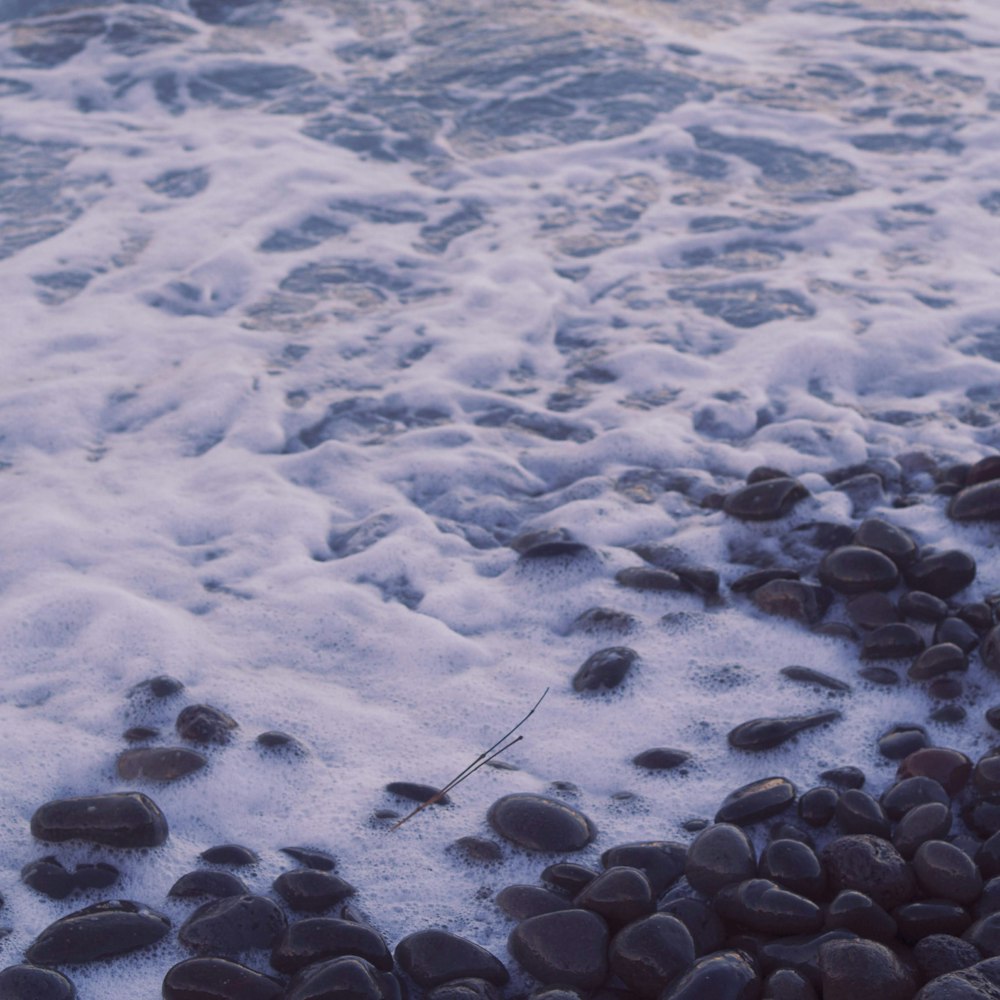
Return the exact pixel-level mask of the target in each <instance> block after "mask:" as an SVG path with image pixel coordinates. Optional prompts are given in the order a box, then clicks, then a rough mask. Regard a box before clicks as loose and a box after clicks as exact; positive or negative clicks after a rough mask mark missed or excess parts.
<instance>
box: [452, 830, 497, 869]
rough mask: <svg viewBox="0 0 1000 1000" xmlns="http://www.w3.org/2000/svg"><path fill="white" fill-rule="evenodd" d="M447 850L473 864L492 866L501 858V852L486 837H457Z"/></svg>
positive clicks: (493, 842) (492, 841)
mask: <svg viewBox="0 0 1000 1000" xmlns="http://www.w3.org/2000/svg"><path fill="white" fill-rule="evenodd" d="M447 850H448V851H449V852H451V853H452V854H456V855H458V856H459V857H461V858H462V859H463V860H465V861H469V862H471V863H473V864H485V865H488V864H493V863H494V862H496V861H499V860H500V859H501V858H502V857H503V850H502V849H501V847H500V845H499V844H498V843H497V842H496V841H495V840H488V839H487V838H486V837H459V838H458V840H454V841H452V842H451V843H450V844H449V845H448V847H447Z"/></svg>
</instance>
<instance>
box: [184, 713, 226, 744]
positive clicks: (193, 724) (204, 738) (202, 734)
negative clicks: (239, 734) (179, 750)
mask: <svg viewBox="0 0 1000 1000" xmlns="http://www.w3.org/2000/svg"><path fill="white" fill-rule="evenodd" d="M176 728H177V734H178V735H179V736H180V738H181V739H182V740H189V741H190V742H192V743H220V744H221V743H228V742H229V740H230V739H231V738H232V733H233V730H234V729H238V728H239V723H237V721H236V720H235V719H234V718H233V717H232V716H230V715H227V714H226V713H225V712H223V711H222V709H219V708H215V707H213V706H212V705H188V706H187V707H186V708H183V709H181V712H180V715H178V716H177V722H176Z"/></svg>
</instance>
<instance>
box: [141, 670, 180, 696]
mask: <svg viewBox="0 0 1000 1000" xmlns="http://www.w3.org/2000/svg"><path fill="white" fill-rule="evenodd" d="M183 690H184V685H183V684H182V683H181V682H180V681H179V680H177V678H176V677H171V676H170V675H169V674H160V675H159V676H158V677H150V678H149V680H145V681H140V682H139V683H138V684H136V685H135V686H134V687H131V688H129V692H128V693H129V697H135V696H136V695H144V696H146V697H152V698H171V697H173V696H174V695H175V694H180V693H181V691H183Z"/></svg>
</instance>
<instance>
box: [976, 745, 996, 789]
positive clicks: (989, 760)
mask: <svg viewBox="0 0 1000 1000" xmlns="http://www.w3.org/2000/svg"><path fill="white" fill-rule="evenodd" d="M972 786H973V788H975V790H976V791H977V792H978V793H979V794H980V795H983V796H993V797H996V796H997V795H998V794H1000V753H996V752H994V753H988V754H986V755H985V756H983V757H980V758H979V760H978V761H976V766H975V767H974V768H973V770H972Z"/></svg>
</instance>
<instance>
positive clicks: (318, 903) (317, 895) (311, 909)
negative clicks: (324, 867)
mask: <svg viewBox="0 0 1000 1000" xmlns="http://www.w3.org/2000/svg"><path fill="white" fill-rule="evenodd" d="M273 888H274V891H275V892H276V893H277V894H278V895H279V896H280V897H281V898H282V899H283V900H284V901H285V902H286V903H287V904H288V907H289V909H292V910H295V911H296V912H300V913H322V912H323V911H324V910H328V909H330V907H331V906H333V905H334V904H336V903H339V902H341V901H342V900H345V899H347V897H348V896H353V895H354V893H355V891H356V890H355V888H354V886H353V885H351V884H350V883H349V882H345V881H344V880H343V879H342V878H340V876H339V875H334V874H332V873H331V872H324V871H317V870H315V869H313V868H296V869H295V870H294V871H290V872H282V873H281V874H280V875H279V876H278V877H277V878H276V879H275V880H274V882H273Z"/></svg>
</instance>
